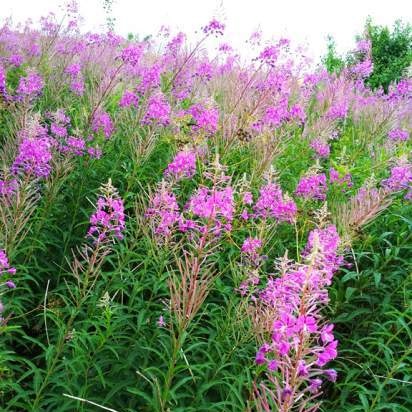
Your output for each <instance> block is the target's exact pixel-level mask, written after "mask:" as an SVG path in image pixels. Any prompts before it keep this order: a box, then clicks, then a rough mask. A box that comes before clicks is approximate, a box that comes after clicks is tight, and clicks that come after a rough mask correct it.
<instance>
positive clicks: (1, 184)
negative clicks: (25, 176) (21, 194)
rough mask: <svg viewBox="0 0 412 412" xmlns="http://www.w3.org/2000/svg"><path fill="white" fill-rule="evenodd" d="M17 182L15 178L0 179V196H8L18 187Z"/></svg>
mask: <svg viewBox="0 0 412 412" xmlns="http://www.w3.org/2000/svg"><path fill="white" fill-rule="evenodd" d="M18 186H19V185H18V183H17V180H16V179H11V180H3V179H0V197H10V196H12V195H13V194H14V193H15V192H16V191H17V189H18Z"/></svg>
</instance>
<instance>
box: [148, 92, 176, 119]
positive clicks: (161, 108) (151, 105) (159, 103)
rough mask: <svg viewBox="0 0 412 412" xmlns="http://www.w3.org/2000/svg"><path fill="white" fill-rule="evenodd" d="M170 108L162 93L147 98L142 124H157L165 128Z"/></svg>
mask: <svg viewBox="0 0 412 412" xmlns="http://www.w3.org/2000/svg"><path fill="white" fill-rule="evenodd" d="M170 112H171V108H170V105H169V103H168V101H167V100H166V98H165V96H164V95H163V94H162V93H158V94H155V95H152V96H150V97H149V101H148V104H147V110H146V113H145V115H144V118H143V120H142V124H156V123H157V124H159V125H162V126H167V125H168V124H169V121H170Z"/></svg>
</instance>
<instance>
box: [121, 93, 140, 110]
mask: <svg viewBox="0 0 412 412" xmlns="http://www.w3.org/2000/svg"><path fill="white" fill-rule="evenodd" d="M138 103H139V99H138V97H137V96H136V95H135V94H134V93H133V92H131V91H129V90H126V91H125V92H124V93H123V96H122V97H121V99H120V101H119V106H120V107H122V108H124V107H131V106H135V107H137V105H138Z"/></svg>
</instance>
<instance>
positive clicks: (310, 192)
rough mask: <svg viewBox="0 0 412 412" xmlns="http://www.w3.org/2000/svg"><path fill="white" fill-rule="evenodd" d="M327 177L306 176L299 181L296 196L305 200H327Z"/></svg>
mask: <svg viewBox="0 0 412 412" xmlns="http://www.w3.org/2000/svg"><path fill="white" fill-rule="evenodd" d="M326 191H327V185H326V175H325V174H324V173H319V174H314V175H309V176H304V177H302V178H301V179H300V180H299V183H298V186H297V188H296V191H295V194H296V195H297V196H299V197H303V198H304V199H318V200H325V199H326Z"/></svg>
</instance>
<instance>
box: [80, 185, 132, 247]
mask: <svg viewBox="0 0 412 412" xmlns="http://www.w3.org/2000/svg"><path fill="white" fill-rule="evenodd" d="M106 192H108V193H105V194H104V195H103V196H101V197H99V198H98V200H97V207H96V211H95V212H94V213H93V214H92V216H91V217H90V228H89V230H88V232H87V236H88V237H90V238H92V239H94V241H95V243H101V242H103V241H113V240H114V238H117V239H119V240H121V239H123V232H124V230H125V214H124V206H123V200H122V199H121V198H120V197H119V196H118V195H117V193H116V191H115V189H114V188H113V187H111V188H110V190H107V191H106Z"/></svg>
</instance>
